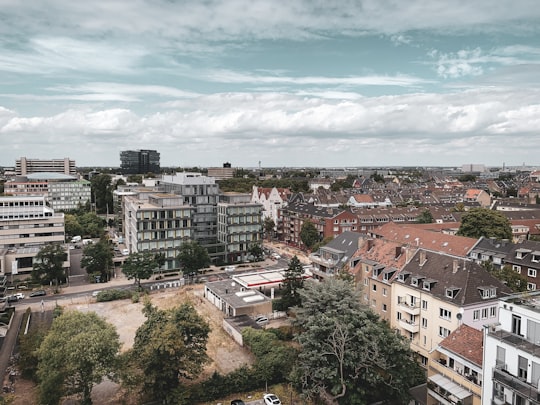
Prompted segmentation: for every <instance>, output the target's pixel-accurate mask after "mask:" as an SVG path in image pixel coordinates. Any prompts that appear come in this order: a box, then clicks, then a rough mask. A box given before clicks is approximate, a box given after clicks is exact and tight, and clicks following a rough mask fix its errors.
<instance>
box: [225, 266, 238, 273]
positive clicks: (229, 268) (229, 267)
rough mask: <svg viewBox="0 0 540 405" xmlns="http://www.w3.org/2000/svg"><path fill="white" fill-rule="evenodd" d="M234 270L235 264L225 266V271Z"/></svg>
mask: <svg viewBox="0 0 540 405" xmlns="http://www.w3.org/2000/svg"><path fill="white" fill-rule="evenodd" d="M235 270H236V267H235V266H227V267H225V271H226V272H227V273H231V272H233V271H235Z"/></svg>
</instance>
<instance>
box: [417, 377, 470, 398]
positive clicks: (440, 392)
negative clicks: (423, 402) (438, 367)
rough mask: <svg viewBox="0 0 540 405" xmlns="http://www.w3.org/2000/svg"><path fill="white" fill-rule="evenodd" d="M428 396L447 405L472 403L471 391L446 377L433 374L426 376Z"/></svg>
mask: <svg viewBox="0 0 540 405" xmlns="http://www.w3.org/2000/svg"><path fill="white" fill-rule="evenodd" d="M427 388H428V396H431V397H432V398H435V399H437V401H438V402H440V403H442V404H447V405H457V404H465V403H472V401H471V397H472V393H471V392H470V391H468V390H467V389H465V388H463V387H461V386H460V385H458V384H456V383H454V382H452V381H451V380H449V379H448V378H446V377H444V376H442V375H440V374H435V375H432V376H431V377H429V378H428V382H427Z"/></svg>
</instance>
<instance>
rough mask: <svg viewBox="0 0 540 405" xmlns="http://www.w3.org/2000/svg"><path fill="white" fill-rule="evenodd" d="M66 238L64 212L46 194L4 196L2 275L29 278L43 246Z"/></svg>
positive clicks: (0, 205) (1, 204) (0, 244)
mask: <svg viewBox="0 0 540 405" xmlns="http://www.w3.org/2000/svg"><path fill="white" fill-rule="evenodd" d="M64 242H65V229H64V214H57V213H55V212H54V210H53V209H52V208H50V207H48V206H47V204H46V201H45V198H44V197H0V275H2V276H10V279H11V280H13V278H14V276H16V277H15V278H27V277H28V276H29V275H30V273H31V272H32V265H33V259H34V257H35V256H36V255H37V253H38V252H39V250H40V249H41V248H42V247H43V246H45V245H47V244H51V243H62V244H63V243H64ZM68 252H69V251H68ZM64 268H66V269H67V268H69V254H68V260H67V261H66V262H65V263H64Z"/></svg>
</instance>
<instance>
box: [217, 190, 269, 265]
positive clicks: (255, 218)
mask: <svg viewBox="0 0 540 405" xmlns="http://www.w3.org/2000/svg"><path fill="white" fill-rule="evenodd" d="M261 211H262V205H261V204H257V203H253V202H251V196H250V195H249V194H242V193H224V194H222V195H221V196H220V201H219V203H218V205H217V212H218V218H217V224H218V233H217V238H218V241H219V242H221V243H223V244H224V245H225V251H226V254H225V261H226V262H227V263H235V262H241V261H245V260H247V259H248V258H249V256H250V253H249V250H250V248H251V246H252V245H253V244H262V237H263V223H262V217H261Z"/></svg>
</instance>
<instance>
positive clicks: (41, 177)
mask: <svg viewBox="0 0 540 405" xmlns="http://www.w3.org/2000/svg"><path fill="white" fill-rule="evenodd" d="M4 193H5V194H9V195H15V196H45V197H46V199H47V202H48V203H49V205H50V206H51V208H52V209H53V210H55V211H66V210H74V209H77V208H80V207H84V206H85V205H86V204H87V203H89V202H90V198H91V194H92V191H91V184H90V182H89V181H88V180H79V179H78V178H77V177H76V176H69V175H66V174H62V173H51V172H40V173H33V174H29V175H27V176H17V177H16V178H15V179H13V180H10V181H7V182H6V183H5V184H4Z"/></svg>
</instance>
